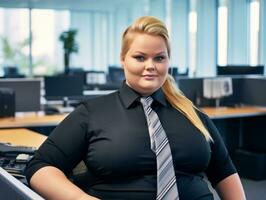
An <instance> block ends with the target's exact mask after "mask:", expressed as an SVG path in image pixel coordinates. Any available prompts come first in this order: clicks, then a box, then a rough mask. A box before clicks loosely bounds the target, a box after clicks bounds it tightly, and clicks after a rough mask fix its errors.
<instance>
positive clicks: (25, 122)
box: [0, 106, 266, 128]
mask: <svg viewBox="0 0 266 200" xmlns="http://www.w3.org/2000/svg"><path fill="white" fill-rule="evenodd" d="M201 110H203V111H204V112H205V113H206V114H207V115H209V116H210V118H211V119H226V118H239V117H252V116H259V115H266V107H257V106H243V107H236V108H234V107H220V108H214V107H203V108H201ZM66 116H67V114H58V115H44V114H36V113H28V114H23V115H18V116H16V117H10V118H0V128H19V127H21V128H23V127H45V126H56V125H57V124H59V123H60V122H61V121H62V120H63V119H64V118H65V117H66Z"/></svg>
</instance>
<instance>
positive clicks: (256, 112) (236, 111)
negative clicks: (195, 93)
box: [201, 106, 266, 119]
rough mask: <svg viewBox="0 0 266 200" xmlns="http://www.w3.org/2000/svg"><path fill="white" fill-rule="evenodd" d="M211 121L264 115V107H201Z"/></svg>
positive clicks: (265, 112)
mask: <svg viewBox="0 0 266 200" xmlns="http://www.w3.org/2000/svg"><path fill="white" fill-rule="evenodd" d="M201 110H203V111H204V112H205V113H206V114H207V115H208V116H209V117H210V118H211V119H226V118H241V117H252V116H260V115H266V107H259V106H243V107H220V108H214V107H203V108H201Z"/></svg>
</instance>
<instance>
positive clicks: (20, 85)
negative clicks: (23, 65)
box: [0, 78, 41, 112]
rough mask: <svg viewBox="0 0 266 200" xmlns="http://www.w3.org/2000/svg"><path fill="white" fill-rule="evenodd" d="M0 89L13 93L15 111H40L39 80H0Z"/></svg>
mask: <svg viewBox="0 0 266 200" xmlns="http://www.w3.org/2000/svg"><path fill="white" fill-rule="evenodd" d="M0 87H4V88H11V89H13V90H14V91H15V111H16V112H30V111H40V110H41V80H40V79H37V78H32V79H28V78H6V79H0Z"/></svg>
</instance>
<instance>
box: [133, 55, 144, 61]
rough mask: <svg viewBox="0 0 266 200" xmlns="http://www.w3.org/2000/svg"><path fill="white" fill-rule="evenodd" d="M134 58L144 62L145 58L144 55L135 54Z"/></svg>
mask: <svg viewBox="0 0 266 200" xmlns="http://www.w3.org/2000/svg"><path fill="white" fill-rule="evenodd" d="M134 58H135V59H136V60H137V61H139V62H143V61H144V60H145V58H144V56H134Z"/></svg>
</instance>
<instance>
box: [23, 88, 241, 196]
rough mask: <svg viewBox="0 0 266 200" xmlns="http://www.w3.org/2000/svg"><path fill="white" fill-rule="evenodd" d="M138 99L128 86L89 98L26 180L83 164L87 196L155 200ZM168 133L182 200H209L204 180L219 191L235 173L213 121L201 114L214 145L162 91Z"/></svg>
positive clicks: (160, 110) (161, 112) (152, 161)
mask: <svg viewBox="0 0 266 200" xmlns="http://www.w3.org/2000/svg"><path fill="white" fill-rule="evenodd" d="M140 97H141V96H140V94H138V93H137V92H135V91H134V90H132V89H131V88H130V87H128V86H127V85H126V84H123V86H122V87H121V88H120V89H119V90H118V91H116V92H114V93H112V94H109V95H106V96H102V97H98V98H95V99H90V100H88V101H86V102H84V103H83V104H81V105H80V106H79V107H77V108H76V109H75V111H74V112H72V113H71V114H70V115H69V116H68V117H67V118H66V119H64V120H63V122H61V123H60V124H59V125H58V126H57V127H56V129H55V130H54V131H53V132H52V133H51V135H50V136H49V138H48V139H47V140H46V141H45V142H44V143H43V145H42V146H41V147H40V148H39V150H38V151H37V153H36V154H35V157H34V159H33V160H32V161H31V162H30V163H29V165H28V168H27V178H28V180H29V179H30V178H31V176H32V175H33V174H34V173H35V172H36V171H37V170H38V169H40V168H42V167H44V166H49V165H52V166H55V167H58V168H59V169H61V170H62V171H63V172H65V173H66V174H69V173H70V172H71V171H72V169H73V168H74V167H75V166H76V165H77V164H78V163H79V162H80V161H81V160H84V162H85V164H86V166H87V168H88V174H87V177H86V182H87V185H86V186H87V187H86V188H85V190H86V192H87V193H89V194H91V195H94V196H96V197H98V198H100V199H116V200H117V199H134V200H137V199H143V200H144V199H145V200H147V199H155V198H156V156H155V154H154V153H153V152H152V150H151V149H150V138H149V133H148V127H147V122H146V119H145V114H144V111H143V108H142V105H141V103H140V101H139V100H140ZM152 97H153V99H154V101H153V104H152V107H153V109H154V110H155V111H156V112H157V114H158V116H159V118H160V121H161V123H162V126H163V128H164V130H165V132H166V134H167V137H168V140H169V143H170V147H171V151H172V157H173V163H174V168H175V171H176V178H177V185H178V190H179V194H180V199H181V200H193V199H200V198H201V197H203V196H205V197H206V196H208V195H209V196H210V199H211V193H210V191H209V189H208V186H207V184H206V182H205V180H203V178H202V177H201V176H200V174H202V173H206V176H207V177H208V179H209V181H210V182H211V183H212V184H213V185H214V186H215V185H216V184H217V183H218V182H219V181H221V180H223V179H224V178H226V177H227V176H229V175H231V174H233V173H235V172H236V170H235V168H234V166H233V164H232V162H231V159H230V157H229V155H228V152H227V150H226V148H225V146H224V144H223V141H222V139H221V137H220V136H219V133H218V131H217V129H216V128H215V126H214V125H213V123H212V121H211V120H210V119H209V118H208V117H207V116H206V115H205V114H203V113H200V112H199V116H200V118H201V119H202V121H203V123H204V125H205V126H206V128H207V129H208V130H209V132H210V134H211V136H212V138H213V140H214V141H213V142H207V141H206V139H205V138H204V136H203V135H202V134H201V133H200V132H199V131H198V129H197V128H196V127H195V126H193V125H192V123H191V122H190V121H189V120H188V119H187V118H186V117H184V115H183V114H181V113H180V112H179V111H177V110H176V109H174V108H173V107H172V106H171V105H170V104H169V103H168V101H167V100H166V98H165V96H164V94H163V92H162V90H158V91H156V92H155V93H154V94H153V95H152Z"/></svg>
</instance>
